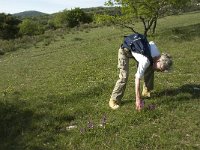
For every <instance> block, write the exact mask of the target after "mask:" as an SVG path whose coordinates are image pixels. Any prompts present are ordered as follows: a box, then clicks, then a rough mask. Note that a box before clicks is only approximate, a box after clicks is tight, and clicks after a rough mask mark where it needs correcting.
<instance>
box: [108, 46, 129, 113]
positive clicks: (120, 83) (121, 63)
mask: <svg viewBox="0 0 200 150" xmlns="http://www.w3.org/2000/svg"><path fill="white" fill-rule="evenodd" d="M118 68H119V79H118V80H117V82H116V84H115V87H114V89H113V91H112V94H111V98H110V102H109V106H110V107H111V108H112V107H113V109H115V108H118V107H119V103H120V102H121V99H122V97H123V95H124V92H125V89H126V83H127V80H128V74H129V58H128V57H127V56H126V53H125V52H124V50H123V49H121V48H120V49H119V52H118ZM115 106H116V107H115Z"/></svg>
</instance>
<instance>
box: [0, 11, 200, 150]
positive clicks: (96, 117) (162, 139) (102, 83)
mask: <svg viewBox="0 0 200 150" xmlns="http://www.w3.org/2000/svg"><path fill="white" fill-rule="evenodd" d="M197 18H200V12H193V13H187V14H182V15H175V16H168V17H165V18H162V19H159V20H158V27H157V32H156V34H155V35H154V36H150V37H149V40H153V41H155V43H156V44H157V46H158V48H159V49H160V51H161V52H168V53H169V54H171V55H172V57H173V60H174V65H173V69H172V70H171V71H170V72H168V73H156V75H155V90H154V91H153V93H152V97H151V98H149V99H145V102H146V103H145V109H144V110H142V111H141V112H137V111H136V110H135V99H134V98H135V95H134V75H135V72H136V63H135V62H134V60H132V61H131V62H130V76H129V82H128V85H127V88H126V93H125V95H124V97H123V103H122V106H121V107H120V109H119V110H116V111H113V110H111V109H110V108H109V107H108V101H109V98H110V94H111V92H112V90H113V87H114V85H115V82H116V80H117V79H118V69H117V52H118V48H119V46H120V44H121V42H122V40H123V36H124V35H127V34H130V33H131V32H130V31H129V30H127V29H121V28H117V27H113V26H109V27H99V28H91V29H90V28H88V29H85V30H76V31H73V32H67V31H63V33H62V35H56V33H55V34H54V33H51V36H55V38H54V40H51V41H47V39H45V38H44V39H43V40H42V41H40V42H37V43H34V44H32V45H31V46H29V47H28V48H27V47H25V48H23V47H22V48H19V49H18V50H17V51H13V52H8V53H6V54H5V55H3V56H1V55H0V149H1V150H79V149H80V150H103V149H106V150H135V149H138V150H156V149H158V150H161V149H162V150H163V149H164V150H165V149H166V150H179V149H181V150H190V149H191V150H193V149H200V74H199V73H200V60H199V59H200V45H199V43H200V30H199V29H200V21H199V19H197ZM136 29H137V30H138V31H141V32H142V25H141V24H140V23H138V24H136ZM47 43H48V44H47ZM151 106H154V107H153V108H152V107H151Z"/></svg>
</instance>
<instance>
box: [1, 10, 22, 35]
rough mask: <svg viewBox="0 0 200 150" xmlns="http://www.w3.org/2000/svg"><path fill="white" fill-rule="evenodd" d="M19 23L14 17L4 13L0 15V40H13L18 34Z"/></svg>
mask: <svg viewBox="0 0 200 150" xmlns="http://www.w3.org/2000/svg"><path fill="white" fill-rule="evenodd" d="M20 22H21V21H20V20H19V19H17V18H16V17H14V16H12V15H10V14H8V15H6V14H4V13H0V38H2V39H11V38H15V37H16V36H17V35H18V32H19V27H18V25H19V23H20Z"/></svg>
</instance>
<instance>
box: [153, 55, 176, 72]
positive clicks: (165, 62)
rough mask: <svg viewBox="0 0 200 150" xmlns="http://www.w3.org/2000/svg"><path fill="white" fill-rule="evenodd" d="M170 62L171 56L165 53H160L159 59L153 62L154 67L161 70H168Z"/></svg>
mask: <svg viewBox="0 0 200 150" xmlns="http://www.w3.org/2000/svg"><path fill="white" fill-rule="evenodd" d="M172 64H173V62H172V57H171V56H170V55H169V54H167V53H162V54H161V56H160V57H159V59H158V60H157V61H156V62H155V63H154V69H155V70H157V71H162V72H163V71H169V70H170V69H171V66H172Z"/></svg>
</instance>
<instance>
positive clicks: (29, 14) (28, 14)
mask: <svg viewBox="0 0 200 150" xmlns="http://www.w3.org/2000/svg"><path fill="white" fill-rule="evenodd" d="M13 15H14V16H18V17H22V18H25V17H38V16H43V15H47V14H46V13H42V12H39V11H24V12H20V13H15V14H13Z"/></svg>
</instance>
